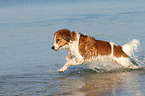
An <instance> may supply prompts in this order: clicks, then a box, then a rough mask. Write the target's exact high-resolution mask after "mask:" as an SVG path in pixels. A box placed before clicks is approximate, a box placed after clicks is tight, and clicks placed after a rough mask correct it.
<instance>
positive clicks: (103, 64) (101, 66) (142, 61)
mask: <svg viewBox="0 0 145 96" xmlns="http://www.w3.org/2000/svg"><path fill="white" fill-rule="evenodd" d="M135 58H136V59H135V60H131V61H132V63H133V64H134V65H137V66H139V67H140V69H144V68H145V56H143V57H139V56H135ZM85 65H86V66H87V68H89V69H92V70H95V71H96V72H112V71H124V70H125V71H128V70H132V69H128V68H124V67H122V66H121V65H119V64H114V63H112V62H109V61H97V62H91V63H90V62H89V63H86V64H85Z"/></svg>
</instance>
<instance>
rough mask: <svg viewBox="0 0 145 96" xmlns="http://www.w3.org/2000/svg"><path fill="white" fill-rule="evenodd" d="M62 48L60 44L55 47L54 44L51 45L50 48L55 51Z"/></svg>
mask: <svg viewBox="0 0 145 96" xmlns="http://www.w3.org/2000/svg"><path fill="white" fill-rule="evenodd" d="M61 48H62V46H59V47H58V48H57V49H56V48H55V46H52V47H51V49H53V50H55V51H59V50H60V49H61Z"/></svg>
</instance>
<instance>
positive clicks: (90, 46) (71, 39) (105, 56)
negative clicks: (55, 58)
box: [51, 29, 140, 72]
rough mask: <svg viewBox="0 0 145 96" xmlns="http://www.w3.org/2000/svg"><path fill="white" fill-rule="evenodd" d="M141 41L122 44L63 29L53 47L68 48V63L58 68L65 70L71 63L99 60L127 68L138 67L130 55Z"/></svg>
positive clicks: (57, 34) (61, 70) (134, 40)
mask: <svg viewBox="0 0 145 96" xmlns="http://www.w3.org/2000/svg"><path fill="white" fill-rule="evenodd" d="M139 45H140V42H139V41H138V40H136V39H133V40H131V41H130V42H129V43H127V44H125V45H123V46H120V45H117V44H115V43H113V42H106V41H102V40H96V39H95V38H94V37H90V36H86V35H83V34H81V33H79V32H75V31H72V32H71V31H70V30H68V29H61V30H58V31H57V32H55V34H54V44H53V46H52V47H51V48H52V49H53V50H55V51H59V50H60V49H66V50H67V51H68V56H67V57H66V60H67V62H66V64H65V65H64V66H63V67H62V68H61V69H60V70H58V71H59V72H64V71H65V70H67V68H68V67H69V66H71V65H79V64H82V63H84V62H94V61H95V62H97V61H98V60H101V61H104V60H107V61H110V62H112V63H113V64H119V65H121V66H123V67H125V68H131V69H138V68H139V67H138V66H136V65H134V64H133V63H132V62H131V61H130V59H129V57H131V58H133V59H135V58H134V53H133V52H134V50H135V51H137V49H138V47H139Z"/></svg>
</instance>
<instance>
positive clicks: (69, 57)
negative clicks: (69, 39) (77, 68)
mask: <svg viewBox="0 0 145 96" xmlns="http://www.w3.org/2000/svg"><path fill="white" fill-rule="evenodd" d="M73 58H74V56H73V55H68V56H66V58H65V59H66V61H70V60H72V59H73Z"/></svg>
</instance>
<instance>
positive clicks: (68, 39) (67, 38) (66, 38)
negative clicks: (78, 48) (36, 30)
mask: <svg viewBox="0 0 145 96" xmlns="http://www.w3.org/2000/svg"><path fill="white" fill-rule="evenodd" d="M62 38H63V39H64V40H66V41H68V42H69V41H70V38H69V37H67V36H62Z"/></svg>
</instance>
